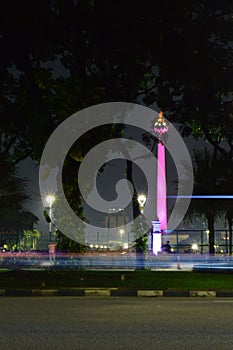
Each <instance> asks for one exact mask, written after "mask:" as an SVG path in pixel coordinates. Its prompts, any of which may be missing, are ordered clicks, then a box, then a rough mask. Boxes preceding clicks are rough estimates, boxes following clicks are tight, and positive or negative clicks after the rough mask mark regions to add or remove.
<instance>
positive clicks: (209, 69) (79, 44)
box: [0, 0, 233, 161]
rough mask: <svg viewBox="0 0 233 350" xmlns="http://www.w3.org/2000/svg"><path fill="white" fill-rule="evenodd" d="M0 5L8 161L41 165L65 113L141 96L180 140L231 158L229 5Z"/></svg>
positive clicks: (106, 0) (45, 1)
mask: <svg viewBox="0 0 233 350" xmlns="http://www.w3.org/2000/svg"><path fill="white" fill-rule="evenodd" d="M0 6H1V11H0V49H1V57H0V78H1V81H2V89H1V97H0V98H1V107H0V115H1V132H2V133H4V135H5V138H4V140H2V143H3V146H4V149H3V150H4V151H5V152H7V150H9V148H11V150H12V149H14V156H15V161H19V160H20V159H22V158H24V157H26V156H31V157H33V158H36V159H38V158H39V157H40V154H41V150H42V149H43V145H44V143H45V142H46V140H47V138H48V136H49V135H50V133H51V132H52V131H53V129H54V128H55V127H56V126H57V125H58V124H59V123H60V122H61V121H62V120H64V119H65V118H67V117H68V116H69V115H70V114H72V113H74V112H76V111H78V110H80V109H82V108H84V107H88V106H90V105H93V104H97V103H102V102H107V101H126V102H128V101H130V102H139V103H142V100H139V98H140V97H143V103H146V104H147V105H149V106H154V104H155V103H156V104H157V105H158V106H159V108H160V109H163V110H164V111H165V112H166V115H167V116H168V117H170V119H171V120H172V121H179V122H180V123H181V124H182V125H183V127H182V130H183V133H184V134H185V135H187V134H190V133H193V135H194V136H196V137H199V136H202V135H204V136H205V137H206V138H207V139H208V140H209V141H210V142H211V143H212V144H214V146H215V147H216V148H218V149H219V150H220V151H221V152H226V151H227V152H231V153H232V149H233V145H232V142H233V141H232V130H233V128H232V126H233V125H232V124H233V119H232V118H233V117H232V90H233V89H232V78H231V77H232V76H233V74H232V73H233V64H232V62H233V60H232V53H233V44H232V29H233V27H232V26H233V2H232V1H231V0H222V1H221V2H220V1H215V0H207V1H201V0H195V1H184V0H178V1H176V2H171V1H168V0H157V1H146V2H144V1H141V0H136V1H122V0H121V1H117V2H116V1H113V0H94V1H91V0H85V1H84V0H81V1H73V0H68V1H67V0H42V1H33V2H32V1H28V0H23V1H20V2H17V1H13V2H12V1H9V2H7V3H4V4H3V3H2V4H1V5H0ZM38 130H39V132H38ZM223 136H224V137H225V140H226V141H227V143H228V145H227V146H228V148H226V147H225V148H223V147H222V144H221V141H222V137H223Z"/></svg>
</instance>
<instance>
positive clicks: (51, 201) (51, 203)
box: [45, 194, 55, 207]
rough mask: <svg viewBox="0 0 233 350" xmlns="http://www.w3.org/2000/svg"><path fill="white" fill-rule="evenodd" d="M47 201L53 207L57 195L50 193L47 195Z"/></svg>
mask: <svg viewBox="0 0 233 350" xmlns="http://www.w3.org/2000/svg"><path fill="white" fill-rule="evenodd" d="M45 199H46V202H47V203H48V204H49V207H52V205H53V203H54V201H55V197H54V196H53V195H51V194H49V195H48V196H46V198H45Z"/></svg>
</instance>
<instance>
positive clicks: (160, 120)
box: [158, 111, 164, 123]
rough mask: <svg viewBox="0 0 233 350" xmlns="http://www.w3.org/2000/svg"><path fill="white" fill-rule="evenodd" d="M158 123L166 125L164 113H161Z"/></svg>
mask: <svg viewBox="0 0 233 350" xmlns="http://www.w3.org/2000/svg"><path fill="white" fill-rule="evenodd" d="M158 123H164V117H163V112H162V111H160V112H159V116H158Z"/></svg>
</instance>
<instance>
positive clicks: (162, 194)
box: [154, 112, 168, 231]
mask: <svg viewBox="0 0 233 350" xmlns="http://www.w3.org/2000/svg"><path fill="white" fill-rule="evenodd" d="M154 131H155V133H156V134H157V136H158V140H159V142H158V166H157V218H158V220H159V221H160V223H161V231H164V230H166V229H167V198H166V197H167V183H166V161H165V159H166V154H165V146H164V140H165V134H166V133H167V131H168V127H167V123H166V121H165V120H164V117H163V112H159V116H158V119H157V121H156V123H155V125H154Z"/></svg>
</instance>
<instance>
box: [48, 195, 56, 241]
mask: <svg viewBox="0 0 233 350" xmlns="http://www.w3.org/2000/svg"><path fill="white" fill-rule="evenodd" d="M54 201H55V197H54V196H53V195H48V196H47V197H46V202H47V203H48V205H49V218H50V221H49V243H50V242H51V238H52V206H53V203H54Z"/></svg>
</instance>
